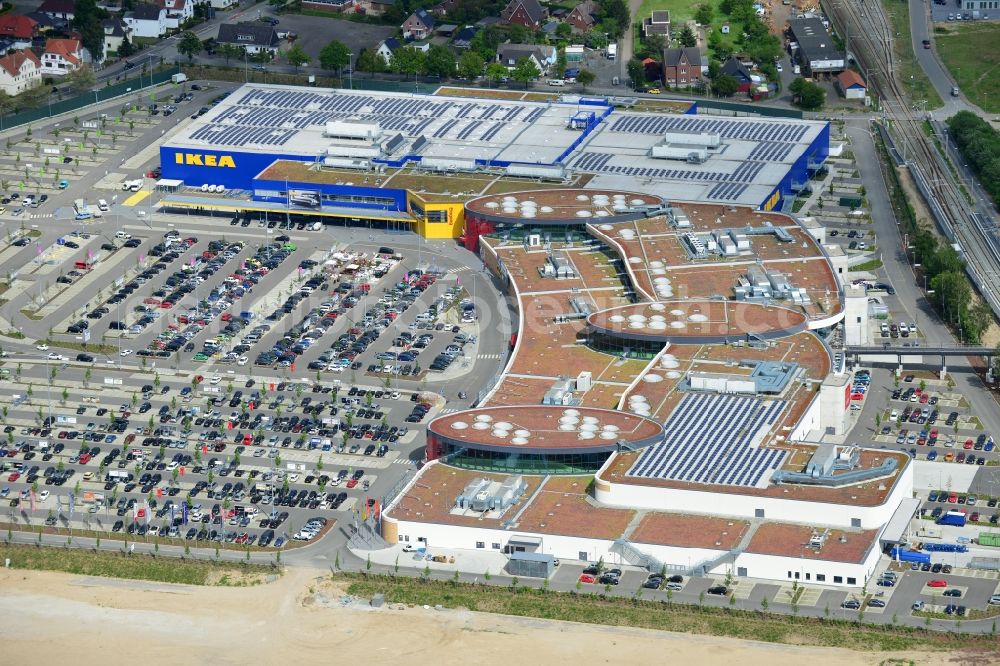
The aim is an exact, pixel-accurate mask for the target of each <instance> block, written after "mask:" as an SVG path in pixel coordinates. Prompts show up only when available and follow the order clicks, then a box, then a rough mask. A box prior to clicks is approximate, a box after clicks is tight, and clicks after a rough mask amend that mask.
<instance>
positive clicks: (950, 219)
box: [827, 0, 1000, 317]
mask: <svg viewBox="0 0 1000 666" xmlns="http://www.w3.org/2000/svg"><path fill="white" fill-rule="evenodd" d="M827 9H828V11H829V15H830V17H831V20H832V21H833V22H834V24H835V25H836V26H837V29H838V32H839V34H842V35H844V34H846V35H849V37H850V40H851V47H852V48H851V52H852V55H853V56H854V57H855V58H856V59H857V60H858V61H859V62H860V63H861V64H862V65H863V66H865V67H866V69H867V71H868V79H869V81H868V83H869V86H874V87H875V89H876V90H877V91H878V93H879V95H880V100H881V104H882V108H881V112H882V115H883V118H884V119H885V120H886V121H887V123H888V124H889V127H890V130H891V131H892V134H893V137H894V139H895V140H896V142H897V147H898V148H899V149H900V150H901V151H902V154H903V156H904V161H905V162H906V165H907V168H909V169H910V171H911V173H912V175H913V176H914V178H915V179H917V180H920V181H922V184H923V185H924V187H925V188H926V191H927V192H929V194H930V197H929V199H930V200H929V201H928V204H929V205H930V207H931V208H932V210H933V211H934V212H935V213H936V214H937V217H938V218H939V220H940V222H941V223H942V226H943V227H944V228H943V229H942V231H943V232H944V233H945V235H946V236H947V237H948V238H951V239H953V242H957V243H958V244H959V245H960V246H961V247H962V250H963V252H964V253H965V260H966V266H967V270H968V272H969V274H970V276H971V277H972V279H973V281H974V282H975V284H976V286H977V288H978V290H979V292H980V294H981V295H982V296H983V298H984V299H985V300H986V301H987V302H988V303H989V305H990V307H991V308H992V309H993V312H994V314H995V315H996V316H998V317H1000V239H998V237H997V235H996V233H995V226H994V225H993V223H992V221H991V220H989V219H985V216H984V215H982V214H980V213H978V212H977V211H975V210H974V209H973V206H970V204H969V202H968V200H967V199H966V197H965V195H964V194H963V192H962V191H961V189H960V187H959V185H958V183H957V182H956V180H955V176H954V175H953V173H952V171H951V169H950V168H949V166H948V164H947V163H946V162H945V159H944V157H942V155H941V154H940V152H939V151H938V149H937V147H936V146H935V145H934V143H933V140H932V139H931V137H929V136H927V135H926V134H925V132H924V129H923V121H924V119H925V117H924V116H922V115H921V114H919V113H917V112H916V111H915V110H914V109H912V108H911V107H910V105H909V103H908V100H907V96H906V94H905V91H904V90H903V85H902V83H901V82H900V80H899V77H898V76H897V62H896V57H895V54H894V52H893V48H892V45H893V36H894V33H893V30H892V25H891V24H890V22H889V21H888V19H887V17H886V15H885V12H884V11H883V9H882V6H881V4H880V3H878V2H862V0H840V1H837V2H834V3H831V4H829V5H828V6H827Z"/></svg>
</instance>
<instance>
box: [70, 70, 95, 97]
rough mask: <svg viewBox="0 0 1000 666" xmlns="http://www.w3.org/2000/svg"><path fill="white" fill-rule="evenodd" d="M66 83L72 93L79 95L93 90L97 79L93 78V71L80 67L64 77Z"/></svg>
mask: <svg viewBox="0 0 1000 666" xmlns="http://www.w3.org/2000/svg"><path fill="white" fill-rule="evenodd" d="M66 81H67V83H69V87H70V88H72V89H73V92H75V93H77V94H79V93H84V92H87V91H88V90H90V89H91V88H93V87H94V84H95V83H97V77H95V76H94V70H92V69H91V68H90V67H89V66H87V65H81V66H80V67H78V68H76V69H75V70H73V71H72V72H70V73H69V75H67V76H66Z"/></svg>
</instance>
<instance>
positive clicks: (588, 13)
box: [566, 0, 600, 32]
mask: <svg viewBox="0 0 1000 666" xmlns="http://www.w3.org/2000/svg"><path fill="white" fill-rule="evenodd" d="M598 11H600V5H598V4H597V2H596V1H595V0H583V2H581V3H580V4H578V5H577V6H576V7H574V8H573V9H572V11H570V13H569V14H568V15H567V16H566V23H568V24H569V25H570V27H572V28H573V29H574V30H576V31H577V32H590V31H591V29H592V28H593V27H594V24H595V23H596V22H597V13H598Z"/></svg>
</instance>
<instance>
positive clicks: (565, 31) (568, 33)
mask: <svg viewBox="0 0 1000 666" xmlns="http://www.w3.org/2000/svg"><path fill="white" fill-rule="evenodd" d="M572 36H573V28H572V27H570V25H569V23H560V24H559V25H557V26H556V37H558V38H559V39H569V38H570V37H572Z"/></svg>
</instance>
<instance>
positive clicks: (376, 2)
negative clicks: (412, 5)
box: [360, 0, 396, 16]
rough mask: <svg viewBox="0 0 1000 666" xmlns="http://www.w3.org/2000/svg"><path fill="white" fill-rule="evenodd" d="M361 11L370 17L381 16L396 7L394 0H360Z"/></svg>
mask: <svg viewBox="0 0 1000 666" xmlns="http://www.w3.org/2000/svg"><path fill="white" fill-rule="evenodd" d="M360 6H361V11H363V12H364V13H365V14H371V15H372V16H381V15H382V14H385V13H386V12H387V11H389V10H390V9H391V8H393V7H395V6H396V0H361V5H360Z"/></svg>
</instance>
